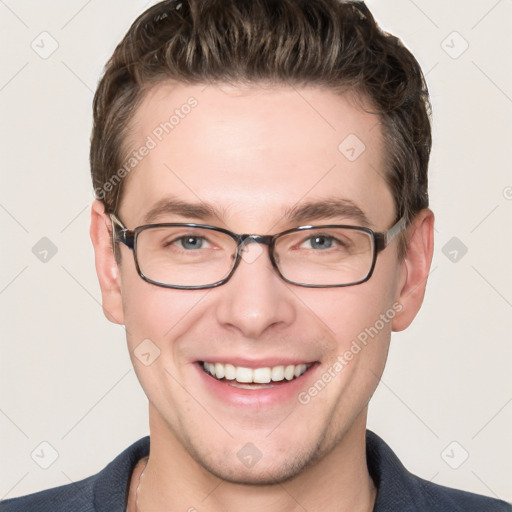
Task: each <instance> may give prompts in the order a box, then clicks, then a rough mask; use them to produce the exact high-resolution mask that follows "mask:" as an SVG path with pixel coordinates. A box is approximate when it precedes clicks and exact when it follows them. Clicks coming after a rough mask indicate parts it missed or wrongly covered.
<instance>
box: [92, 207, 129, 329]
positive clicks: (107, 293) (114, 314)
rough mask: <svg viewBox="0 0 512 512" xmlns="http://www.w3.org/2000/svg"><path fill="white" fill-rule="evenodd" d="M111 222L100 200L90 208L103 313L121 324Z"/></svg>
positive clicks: (121, 312)
mask: <svg viewBox="0 0 512 512" xmlns="http://www.w3.org/2000/svg"><path fill="white" fill-rule="evenodd" d="M111 230H112V226H111V222H110V218H109V216H108V215H107V214H106V213H105V207H104V206H103V203H101V202H100V201H97V200H96V201H94V203H93V205H92V208H91V229H90V234H91V240H92V245H93V246H94V254H95V263H96V273H97V274H98V280H99V282H100V288H101V298H102V306H103V313H104V314H105V316H106V317H107V318H108V319H109V320H110V321H111V322H113V323H116V324H123V323H124V314H123V302H122V296H121V278H120V274H119V266H118V264H117V262H116V259H115V256H114V252H113V250H112V242H111Z"/></svg>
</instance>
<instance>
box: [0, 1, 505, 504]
mask: <svg viewBox="0 0 512 512" xmlns="http://www.w3.org/2000/svg"><path fill="white" fill-rule="evenodd" d="M150 3H151V2H149V3H148V2H146V1H144V0H109V1H108V2H106V1H100V0H89V1H86V0H72V1H70V0H51V1H50V0H48V1H46V2H35V1H30V0H0V42H1V45H0V54H1V58H2V65H1V67H0V119H1V120H2V124H1V132H0V141H1V142H0V144H1V153H0V154H1V161H0V165H1V167H0V168H1V171H0V172H1V178H2V181H1V183H2V186H1V188H0V226H1V228H0V229H1V234H2V241H3V242H2V248H1V250H0V254H1V267H0V268H1V271H0V311H1V315H2V321H1V323H0V329H1V331H2V332H1V338H0V339H1V344H2V345H1V354H0V355H1V359H0V379H1V382H0V386H1V388H0V389H1V391H0V431H1V435H0V439H1V453H2V457H1V462H0V465H1V468H0V497H14V496H18V495H21V494H25V493H28V492H33V491H36V490H40V489H43V488H47V487H50V486H55V485H60V484H65V483H68V482H70V481H76V480H79V479H81V478H84V477H85V476H88V475H90V474H93V473H95V472H97V471H99V470H100V469H101V468H102V467H103V466H104V465H105V464H106V463H107V462H108V461H110V460H111V459H112V458H113V457H114V456H115V455H116V454H118V453H119V452H120V451H122V450H123V449H124V448H126V447H127V446H128V445H129V444H131V443H132V442H133V441H135V440H136V439H138V438H139V437H141V436H143V435H146V434H147V432H148V426H147V419H146V416H147V411H146V408H147V407H146V400H145V396H144V395H143V393H142V391H141V390H140V388H139V385H138V383H137V381H136V379H135V375H134V372H133V371H132V369H131V364H130V361H129V358H128V354H127V352H126V348H125V344H124V331H123V329H122V328H121V327H119V326H114V325H111V324H109V323H108V322H107V321H106V319H105V318H104V317H103V314H102V311H101V308H100V293H99V287H98V284H97V281H96V276H95V272H94V266H93V254H92V248H91V244H90V242H89V238H88V218H89V206H90V203H91V201H92V187H91V185H90V181H89V175H88V173H89V170H88V141H89V135H90V128H91V100H92V97H93V91H94V89H95V86H96V83H97V81H98V78H99V76H100V73H101V70H102V66H103V64H104V63H105V61H106V59H107V58H108V57H109V55H110V54H111V52H112V51H113V49H114V46H115V44H116V43H117V42H118V41H119V39H120V38H121V36H122V35H123V34H124V33H125V31H126V30H127V29H128V27H129V24H130V23H131V21H133V19H134V18H135V17H136V16H137V15H138V14H139V13H140V12H142V11H143V10H144V8H145V7H147V6H149V4H150ZM368 4H369V5H370V7H371V8H372V10H373V11H374V14H375V16H376V18H377V19H378V20H379V21H380V23H381V25H382V26H383V27H384V28H386V29H388V30H391V31H392V32H394V33H396V34H397V35H399V36H400V37H401V38H402V39H403V40H404V41H405V43H406V44H407V45H408V46H409V47H410V48H411V49H412V50H413V52H414V53H415V54H416V56H417V57H418V59H419V60H420V63H421V64H422V66H423V68H424V70H425V72H426V74H427V79H428V83H429V86H430V89H431V93H432V101H433V106H434V135H435V140H434V151H433V157H432V165H431V179H430V181H431V185H430V190H431V202H432V208H433V209H434V211H435V213H436V217H437V233H436V236H437V239H436V243H437V246H436V252H435V257H434V262H433V266H432V273H431V276H430V283H429V286H428V290H427V296H426V299H425V305H424V307H423V309H422V311H421V313H420V314H419V316H418V318H417V320H416V322H415V323H414V324H413V326H412V327H411V328H410V329H408V330H407V331H406V332H404V333H401V334H399V335H396V336H395V337H394V341H393V342H392V348H391V353H390V357H389V363H388V367H387V369H386V371H385V373H384V376H383V379H382V382H381V385H380V386H379V388H378V390H377V392H376V394H375V397H374V399H373V402H372V408H371V413H370V418H369V426H370V428H372V429H373V430H374V431H376V432H377V433H378V434H380V435H381V436H382V437H383V438H384V439H385V440H386V441H387V442H388V443H389V444H390V445H391V446H392V447H393V449H394V450H395V451H396V452H397V454H398V455H399V456H400V458H401V459H402V461H403V462H404V464H405V465H406V466H407V468H408V469H409V470H411V471H412V472H414V473H416V474H418V475H420V476H422V477H423V478H425V479H427V480H432V481H434V482H437V483H442V484H445V485H449V486H453V487H459V488H463V489H466V490H470V491H474V492H478V493H482V494H487V495H489V496H499V497H500V498H503V499H508V500H512V488H511V486H510V482H511V481H512V457H511V449H512V439H511V436H510V432H511V431H512V387H511V383H510V362H511V355H512V348H511V343H510V341H511V323H512V322H511V318H512V314H511V313H512V272H511V270H510V269H511V261H512V236H511V235H512V229H511V221H512V171H511V164H510V161H511V159H510V135H511V119H512V98H511V97H512V78H511V67H510V54H511V42H512V26H511V22H510V20H512V2H511V1H510V0H479V1H467V0H451V1H450V2H446V1H443V0H434V1H433V0H428V1H427V0H415V1H412V0H390V1H385V2H384V1H378V0H372V1H369V2H368ZM42 32H47V34H42V35H41V33H42ZM454 32H456V33H454ZM57 45H58V47H57ZM466 46H467V48H466ZM53 47H56V49H55V51H54V53H52V54H51V55H48V53H49V52H50V51H51V50H52V49H53ZM464 50H465V51H464ZM43 57H45V58H43ZM43 237H47V238H48V239H49V240H51V243H52V245H51V246H50V245H48V244H49V243H48V241H42V242H40V240H41V239H42V238H43ZM453 237H456V240H452V239H453ZM38 243H39V245H36V244H38ZM454 244H455V245H454ZM461 244H464V246H465V247H466V248H467V253H466V254H463V251H462V250H461V247H462V245H461ZM34 246H35V247H36V249H33V248H34ZM52 247H54V249H53V250H55V249H56V250H57V252H56V254H54V255H53V254H52ZM45 250H46V251H49V252H48V253H44V251H45ZM453 251H456V253H455V252H453ZM34 252H35V253H36V254H34ZM44 256H46V259H47V261H46V262H43V261H41V260H40V258H42V257H44ZM455 257H456V261H451V260H452V259H454V258H455ZM42 442H45V443H49V445H51V447H50V446H48V444H43V445H41V443H42ZM454 442H455V443H454ZM52 447H53V448H52ZM53 450H54V451H53ZM31 454H32V455H31ZM57 455H58V457H57V458H56V460H55V461H53V458H55V456H57ZM466 455H468V458H467V460H465V461H464V459H465V457H466ZM41 466H49V467H48V468H47V469H43V468H42V467H41ZM455 466H458V468H457V469H454V467H455Z"/></svg>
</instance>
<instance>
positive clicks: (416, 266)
mask: <svg viewBox="0 0 512 512" xmlns="http://www.w3.org/2000/svg"><path fill="white" fill-rule="evenodd" d="M408 231H409V238H408V240H409V243H408V248H407V253H406V255H405V257H404V260H403V262H402V266H403V277H402V280H401V283H400V289H399V297H398V299H397V302H398V303H399V304H401V305H402V310H401V311H400V312H399V313H398V314H397V315H395V318H394V319H393V324H392V326H393V330H394V331H403V330H404V329H406V328H407V327H409V325H410V324H411V322H412V321H413V319H414V317H415V316H416V314H417V313H418V311H419V309H420V307H421V304H422V303H423V297H424V295H425V287H426V285H427V277H428V273H429V271H430V264H431V263H432V255H433V252H434V214H433V213H432V211H431V210H429V209H428V208H426V209H424V210H421V212H420V213H418V215H416V217H415V218H414V220H413V222H412V224H411V225H410V226H409V228H408Z"/></svg>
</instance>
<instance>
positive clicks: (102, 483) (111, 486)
mask: <svg viewBox="0 0 512 512" xmlns="http://www.w3.org/2000/svg"><path fill="white" fill-rule="evenodd" d="M148 454H149V437H145V438H143V439H140V440H139V441H137V442H136V443H134V444H132V445H131V446H130V447H129V448H127V449H126V450H124V451H123V452H122V453H121V454H120V455H118V456H117V457H116V458H115V459H114V460H113V461H112V462H110V463H109V464H108V465H107V466H106V467H105V468H104V469H103V470H102V471H100V472H99V473H97V474H96V475H94V476H90V477H88V478H86V479H84V480H80V481H79V482H74V483H71V484H67V485H62V486H60V487H54V488H53V489H48V490H45V491H41V492H36V493H34V494H29V495H27V496H22V497H20V498H12V499H8V500H4V501H1V502H0V512H124V511H125V509H126V499H127V496H128V490H129V483H130V478H131V474H132V471H133V468H134V467H135V465H136V464H137V462H138V461H139V460H140V459H141V458H142V457H145V456H147V455H148Z"/></svg>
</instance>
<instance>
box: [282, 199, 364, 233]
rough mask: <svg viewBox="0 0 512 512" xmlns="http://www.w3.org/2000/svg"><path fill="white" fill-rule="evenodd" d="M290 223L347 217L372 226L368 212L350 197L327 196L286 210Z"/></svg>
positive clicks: (286, 216)
mask: <svg viewBox="0 0 512 512" xmlns="http://www.w3.org/2000/svg"><path fill="white" fill-rule="evenodd" d="M285 218H286V219H287V220H288V221H289V222H290V223H295V224H302V223H304V222H308V223H309V222H311V221H313V220H318V219H332V218H347V219H350V220H351V221H354V222H357V223H358V224H361V225H363V226H368V227H371V226H372V223H371V222H370V221H369V219H368V217H367V216H366V214H365V213H364V212H363V210H361V208H359V206H357V205H356V204H355V203H354V202H353V201H351V200H349V199H339V198H327V199H323V200H321V201H310V202H307V203H302V204H299V205H296V206H294V207H292V208H290V209H288V210H286V211H285Z"/></svg>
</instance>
